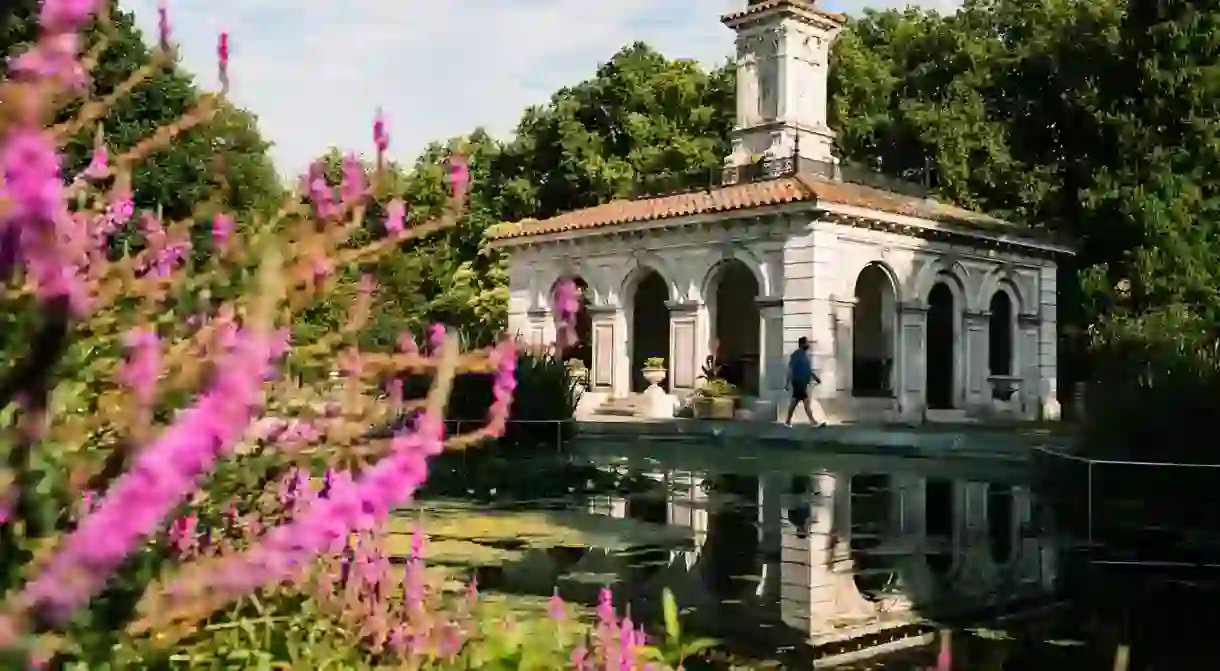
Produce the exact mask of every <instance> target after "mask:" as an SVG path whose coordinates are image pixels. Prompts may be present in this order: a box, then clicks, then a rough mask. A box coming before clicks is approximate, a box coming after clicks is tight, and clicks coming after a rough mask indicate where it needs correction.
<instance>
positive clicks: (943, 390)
mask: <svg viewBox="0 0 1220 671" xmlns="http://www.w3.org/2000/svg"><path fill="white" fill-rule="evenodd" d="M955 302H956V301H954V299H953V290H951V289H950V288H949V286H948V285H946V284H945V283H944V282H937V283H936V285H935V286H933V287H932V292H931V293H929V294H928V339H927V343H926V346H925V348H924V351H925V352H926V354H927V359H926V360H925V362H924V363H925V365H924V373H925V376H926V382H927V386H926V389H927V394H928V396H927V399H928V408H930V409H933V410H946V409H950V408H952V407H953V406H954V403H953V392H954V389H953V376H954V374H955V372H956V371H955V367H956V366H955V362H954V361H953V350H954V347H955V345H956V342H957V327H956V324H955V322H956V320H957V306H956V305H955V304H954V303H955Z"/></svg>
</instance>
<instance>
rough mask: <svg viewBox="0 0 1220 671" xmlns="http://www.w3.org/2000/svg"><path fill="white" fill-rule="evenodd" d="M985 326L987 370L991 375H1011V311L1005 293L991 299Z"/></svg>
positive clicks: (1010, 304)
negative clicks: (989, 314) (989, 311)
mask: <svg viewBox="0 0 1220 671" xmlns="http://www.w3.org/2000/svg"><path fill="white" fill-rule="evenodd" d="M990 310H991V316H990V317H989V318H988V324H987V352H988V354H987V358H988V362H987V368H988V370H989V371H990V372H991V374H992V375H1012V370H1013V365H1012V359H1013V356H1012V355H1013V347H1012V345H1013V309H1012V299H1011V298H1009V296H1008V292H1007V291H1002V290H1001V291H997V292H995V295H993V296H992V297H991V307H990Z"/></svg>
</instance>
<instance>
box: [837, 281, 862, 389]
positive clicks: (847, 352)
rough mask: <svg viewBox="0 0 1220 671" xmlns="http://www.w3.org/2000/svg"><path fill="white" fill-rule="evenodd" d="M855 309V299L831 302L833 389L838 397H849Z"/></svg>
mask: <svg viewBox="0 0 1220 671" xmlns="http://www.w3.org/2000/svg"><path fill="white" fill-rule="evenodd" d="M855 309H856V299H855V298H854V297H851V298H835V299H834V300H833V301H832V302H831V317H832V319H833V320H834V338H835V343H834V350H835V366H834V385H835V386H834V388H835V391H836V392H837V393H838V395H839V396H851V390H852V363H853V361H854V357H855V349H856V347H855V345H856V343H855V324H854V320H855Z"/></svg>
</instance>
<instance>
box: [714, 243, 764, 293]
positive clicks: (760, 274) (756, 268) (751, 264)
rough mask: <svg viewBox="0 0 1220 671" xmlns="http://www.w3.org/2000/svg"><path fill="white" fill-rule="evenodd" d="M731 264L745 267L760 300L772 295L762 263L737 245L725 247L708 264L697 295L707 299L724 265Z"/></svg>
mask: <svg viewBox="0 0 1220 671" xmlns="http://www.w3.org/2000/svg"><path fill="white" fill-rule="evenodd" d="M733 262H737V263H740V264H741V265H743V266H745V267H746V268H747V269H748V270H749V271H750V273H751V274H753V275H754V282H755V283H756V284H757V285H758V296H759V297H760V298H762V297H766V296H772V295H774V287H773V286H771V285H772V282H771V278H770V277H769V276H768V274H767V273H766V272H764V271H763V264H762V262H761V261H760V260H759V259H758V257H757V256H755V255H754V253H753V252H751V251H750V250H749V249H746V248H745V247H742V246H741V245H737V244H729V245H726V246H725V247H724V248H723V249H722V250H721V254H720V257H719V258H717V259H716V260H715V261H713V262H712V263H710V264H708V267H707V271H706V272H704V273H703V281H702V282H700V283H699V295H701V296H703V297H704V299H707V298H709V297H710V296H711V295H712V292H713V291H715V290H716V280H717V275H718V274H719V273H720V271H721V270H723V269H724V267H725V266H726V265H728V264H732V263H733Z"/></svg>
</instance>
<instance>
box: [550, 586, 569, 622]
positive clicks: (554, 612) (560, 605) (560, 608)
mask: <svg viewBox="0 0 1220 671" xmlns="http://www.w3.org/2000/svg"><path fill="white" fill-rule="evenodd" d="M547 614H548V615H550V616H551V619H552V620H556V621H559V620H563V619H564V618H566V617H567V616H568V613H567V604H565V603H564V602H563V599H562V598H560V597H559V589H558V588H556V589H555V592H554V593H553V594H551V601H550V603H548V604H547Z"/></svg>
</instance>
